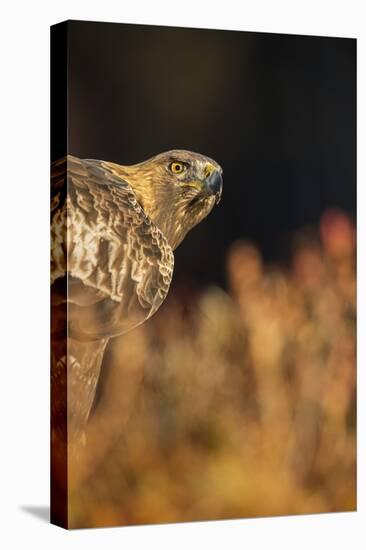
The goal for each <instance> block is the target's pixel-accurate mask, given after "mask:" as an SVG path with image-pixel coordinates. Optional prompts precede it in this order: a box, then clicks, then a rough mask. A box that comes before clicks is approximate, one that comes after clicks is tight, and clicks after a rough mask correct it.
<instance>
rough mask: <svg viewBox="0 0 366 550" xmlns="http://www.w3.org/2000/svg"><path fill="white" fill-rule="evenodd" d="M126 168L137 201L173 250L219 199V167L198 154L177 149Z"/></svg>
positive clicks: (221, 181)
mask: <svg viewBox="0 0 366 550" xmlns="http://www.w3.org/2000/svg"><path fill="white" fill-rule="evenodd" d="M125 168H126V172H127V173H126V179H128V182H129V184H130V186H131V187H132V189H133V190H134V192H135V194H136V197H137V200H138V201H139V202H140V204H141V206H142V208H143V209H144V211H145V213H146V214H147V216H149V218H150V219H151V220H152V222H153V223H154V224H155V225H156V226H157V227H158V228H159V229H160V230H161V231H162V233H163V234H164V235H165V237H166V238H167V240H168V242H169V244H170V246H171V247H172V249H173V250H174V249H175V248H176V247H177V246H178V245H179V244H180V243H181V242H182V240H183V239H184V237H185V236H186V234H187V233H188V231H189V230H190V229H192V228H193V227H194V226H195V225H197V224H198V223H199V222H200V221H202V220H203V218H205V217H206V216H207V215H208V214H209V213H210V212H211V210H212V208H213V207H214V205H215V204H217V203H218V202H219V201H220V198H221V193H222V185H223V180H222V168H221V166H220V165H219V164H218V163H217V162H215V161H214V160H212V159H211V158H209V157H206V156H204V155H201V154H199V153H193V152H191V151H184V150H178V149H176V150H172V151H167V152H165V153H161V154H159V155H156V156H155V157H152V158H150V159H148V160H146V161H144V162H141V163H139V164H135V165H133V166H128V167H125Z"/></svg>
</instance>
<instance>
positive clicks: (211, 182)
mask: <svg viewBox="0 0 366 550" xmlns="http://www.w3.org/2000/svg"><path fill="white" fill-rule="evenodd" d="M222 185H223V180H222V175H221V172H219V171H218V170H213V171H212V172H211V174H210V175H209V176H207V178H206V179H205V188H206V190H207V192H208V193H209V194H210V195H215V197H216V204H219V202H220V199H221V194H222Z"/></svg>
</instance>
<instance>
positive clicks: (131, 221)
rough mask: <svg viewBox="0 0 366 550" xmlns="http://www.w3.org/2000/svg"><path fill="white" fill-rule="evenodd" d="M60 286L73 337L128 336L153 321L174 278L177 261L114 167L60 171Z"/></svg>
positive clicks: (90, 163) (56, 238)
mask: <svg viewBox="0 0 366 550" xmlns="http://www.w3.org/2000/svg"><path fill="white" fill-rule="evenodd" d="M51 211H52V224H51V232H52V236H51V238H52V243H53V246H52V283H53V286H54V290H55V292H54V294H55V298H54V300H53V303H54V304H55V307H57V297H58V298H59V300H60V303H61V302H62V300H63V297H65V285H66V281H67V289H68V292H67V301H68V314H69V329H70V331H71V332H70V334H71V336H74V337H77V338H80V339H88V338H104V337H108V336H114V335H117V334H121V333H123V332H125V331H127V330H129V329H131V328H133V327H134V326H136V325H138V324H139V323H141V322H142V321H144V320H145V319H147V318H148V317H150V316H151V315H152V314H153V313H154V312H155V311H156V310H157V309H158V308H159V306H160V305H161V303H162V302H163V300H164V298H165V296H166V294H167V292H168V290H169V285H170V282H171V278H172V272H173V262H174V259H173V253H172V250H171V248H170V246H169V244H168V242H167V240H166V239H165V237H164V236H163V235H162V233H161V231H160V230H159V229H158V228H157V227H155V226H154V225H153V223H152V222H151V220H150V219H149V218H148V217H147V216H146V215H145V213H144V211H143V209H142V208H141V206H140V205H139V203H138V202H137V200H136V197H135V194H134V193H133V191H132V189H131V187H130V186H129V185H128V183H127V182H126V181H124V180H123V179H121V178H120V177H118V176H117V175H116V174H114V173H112V170H111V169H110V168H109V165H108V163H107V162H103V161H97V160H79V159H77V158H75V157H71V156H68V157H67V159H64V160H63V161H60V162H57V163H55V164H54V165H53V166H52V204H51Z"/></svg>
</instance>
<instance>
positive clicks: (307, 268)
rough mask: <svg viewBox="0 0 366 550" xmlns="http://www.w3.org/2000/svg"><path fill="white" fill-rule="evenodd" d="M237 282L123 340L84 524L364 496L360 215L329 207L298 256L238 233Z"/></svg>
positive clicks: (320, 507) (77, 478) (74, 471)
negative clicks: (271, 258) (266, 258)
mask: <svg viewBox="0 0 366 550" xmlns="http://www.w3.org/2000/svg"><path fill="white" fill-rule="evenodd" d="M197 261H199V258H197ZM227 280H228V285H227V286H228V289H229V290H228V292H227V293H226V292H224V291H223V290H221V289H219V288H216V287H214V288H209V289H206V290H205V291H204V292H203V293H201V294H194V293H193V292H192V291H190V290H189V289H181V291H179V289H177V290H176V292H172V293H171V295H170V296H169V299H168V300H167V302H166V304H164V306H163V307H162V308H161V310H160V312H158V313H157V314H156V315H155V317H154V318H152V319H151V320H150V321H148V322H147V323H145V324H144V325H143V326H141V327H140V328H138V329H136V330H134V331H132V332H131V333H129V334H127V335H124V336H122V337H120V338H117V339H115V340H114V341H113V342H112V343H111V344H112V345H111V346H110V349H109V353H108V355H107V357H106V358H105V364H104V366H103V369H104V372H105V373H106V374H105V376H104V378H103V380H102V381H101V385H102V390H103V391H102V392H101V395H100V399H99V400H98V403H97V407H96V408H95V412H94V414H93V416H92V419H91V423H90V428H89V431H88V433H87V434H86V443H84V445H83V447H82V448H81V449H80V451H79V454H78V457H77V458H76V459H73V460H72V461H71V462H70V463H69V476H70V495H69V502H70V509H69V512H70V523H71V526H72V527H87V526H105V525H126V524H140V523H157V522H177V521H192V520H206V519H220V518H243V517H254V516H267V515H279V514H286V515H287V514H302V513H316V512H333V511H343V510H354V509H355V506H356V494H355V492H356V485H355V477H356V427H355V419H356V414H355V406H356V405H355V401H356V400H355V391H356V389H355V386H356V372H355V354H356V350H355V328H356V304H355V289H356V281H355V230H354V226H353V224H352V223H351V221H350V220H349V219H348V218H347V217H346V216H345V215H344V214H343V213H341V212H339V211H327V212H326V213H325V214H324V215H323V217H322V219H321V222H320V226H319V228H318V230H316V231H315V230H311V229H310V230H309V229H306V230H304V231H302V232H301V233H299V234H298V235H297V236H296V237H295V239H294V243H293V256H292V261H291V264H290V265H288V266H273V265H272V266H270V265H264V264H263V262H262V258H261V255H260V253H259V251H258V250H257V248H256V247H255V246H254V245H253V244H251V243H249V242H245V241H243V242H236V243H234V244H233V246H232V247H231V249H230V250H229V251H228V253H227Z"/></svg>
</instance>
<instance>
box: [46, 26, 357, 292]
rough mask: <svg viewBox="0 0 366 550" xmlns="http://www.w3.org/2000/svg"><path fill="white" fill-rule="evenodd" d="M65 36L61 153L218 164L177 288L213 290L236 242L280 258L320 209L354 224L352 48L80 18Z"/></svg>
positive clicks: (328, 41)
mask: <svg viewBox="0 0 366 550" xmlns="http://www.w3.org/2000/svg"><path fill="white" fill-rule="evenodd" d="M67 40H68V45H69V58H68V60H69V65H68V69H69V72H68V77H69V97H68V108H69V147H68V150H69V153H71V154H73V155H76V156H79V157H82V158H83V157H84V158H85V157H86V158H98V159H104V160H109V161H114V162H117V163H120V164H132V163H135V162H139V161H142V160H144V159H146V158H148V157H151V156H153V155H155V154H157V153H159V152H162V151H165V150H168V149H175V148H182V149H189V150H192V151H197V152H200V153H203V154H205V155H208V156H210V157H212V158H214V159H215V160H217V161H218V162H219V163H220V164H221V166H222V167H223V170H224V192H223V198H222V202H221V203H220V204H219V206H218V207H217V208H216V209H215V210H214V211H213V212H212V213H211V215H210V216H209V217H208V218H207V219H206V220H204V221H203V222H202V223H201V224H200V225H199V226H197V227H196V228H195V229H194V230H193V231H192V232H191V233H189V234H188V236H187V238H186V240H185V241H184V242H183V244H182V245H181V246H180V247H179V248H178V249H177V251H176V269H175V275H174V277H175V283H176V284H177V283H178V284H179V281H191V282H192V283H195V284H198V285H200V284H208V283H216V284H224V282H225V254H226V250H227V248H228V246H229V245H230V243H232V242H233V241H234V240H236V239H238V238H246V239H250V240H252V241H254V242H255V243H256V244H257V245H258V246H259V247H260V249H261V251H262V253H263V255H264V257H265V259H266V260H269V261H285V260H286V259H287V258H288V255H289V251H290V243H291V238H292V236H293V234H294V232H295V231H296V230H297V229H299V228H301V227H303V226H304V225H308V224H314V225H315V224H316V223H317V222H318V220H319V217H320V215H321V213H322V212H323V211H324V210H325V209H326V208H329V207H339V208H341V209H342V210H344V211H346V212H348V213H350V214H351V215H352V216H354V215H355V193H356V186H355V124H356V122H355V94H356V87H355V80H356V41H355V40H353V39H343V38H321V37H304V36H289V35H274V34H263V33H247V32H232V31H230V32H229V31H215V30H197V29H179V28H167V27H150V26H138V25H124V24H114V23H90V22H69V23H68V38H67ZM53 154H54V156H57V151H54V152H53Z"/></svg>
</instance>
